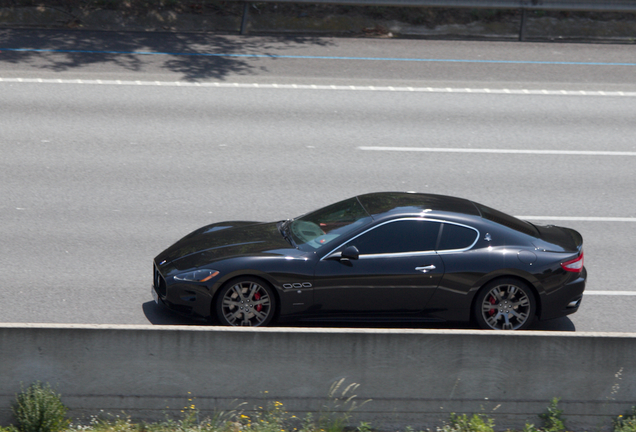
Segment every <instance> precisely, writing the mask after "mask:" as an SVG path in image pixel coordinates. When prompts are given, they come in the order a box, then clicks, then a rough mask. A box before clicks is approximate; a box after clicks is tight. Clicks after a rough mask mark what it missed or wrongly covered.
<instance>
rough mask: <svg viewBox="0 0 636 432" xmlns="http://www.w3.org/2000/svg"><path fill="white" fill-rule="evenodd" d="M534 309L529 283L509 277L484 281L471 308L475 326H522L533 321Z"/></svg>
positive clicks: (535, 308) (526, 325)
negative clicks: (475, 321)
mask: <svg viewBox="0 0 636 432" xmlns="http://www.w3.org/2000/svg"><path fill="white" fill-rule="evenodd" d="M536 311H537V302H536V299H535V297H534V293H533V292H532V290H531V289H530V287H529V286H528V285H527V284H526V283H524V282H522V281H520V280H518V279H513V278H501V279H496V280H494V281H491V282H489V283H487V284H486V285H484V287H483V288H482V289H481V290H480V291H479V293H478V294H477V298H476V299H475V305H474V310H473V312H474V314H475V319H476V320H477V324H478V325H479V327H481V328H483V329H490V330H525V329H527V328H528V327H530V325H531V324H532V322H533V321H534V318H535V314H536Z"/></svg>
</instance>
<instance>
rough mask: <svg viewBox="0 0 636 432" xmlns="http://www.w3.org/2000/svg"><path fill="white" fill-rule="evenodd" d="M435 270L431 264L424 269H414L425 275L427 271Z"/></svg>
mask: <svg viewBox="0 0 636 432" xmlns="http://www.w3.org/2000/svg"><path fill="white" fill-rule="evenodd" d="M435 268H436V267H435V266H434V265H433V264H431V265H427V266H424V267H415V270H417V271H421V272H422V273H426V272H427V271H429V270H435Z"/></svg>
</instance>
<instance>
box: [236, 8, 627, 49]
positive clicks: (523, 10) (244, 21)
mask: <svg viewBox="0 0 636 432" xmlns="http://www.w3.org/2000/svg"><path fill="white" fill-rule="evenodd" d="M258 2H259V3H310V4H325V5H327V4H330V5H350V6H388V7H443V8H470V9H519V10H520V11H521V22H520V25H519V40H520V41H522V40H524V38H525V27H526V20H527V11H529V10H530V11H531V10H550V11H579V12H636V0H596V1H594V0H258ZM249 5H250V2H245V8H244V9H243V19H242V21H241V34H246V33H247V24H248V20H249Z"/></svg>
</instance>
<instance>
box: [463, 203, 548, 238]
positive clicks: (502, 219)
mask: <svg viewBox="0 0 636 432" xmlns="http://www.w3.org/2000/svg"><path fill="white" fill-rule="evenodd" d="M475 205H476V206H477V208H478V209H479V211H480V212H481V217H483V218H484V219H488V220H489V221H493V222H495V223H498V224H499V225H503V226H505V227H508V228H512V229H513V230H515V231H519V232H520V233H523V234H527V235H529V236H533V237H537V236H538V234H539V233H538V232H537V229H536V228H535V227H534V226H532V224H529V223H528V222H524V221H522V220H520V219H517V218H516V217H513V216H510V215H507V214H505V213H502V212H500V211H499V210H495V209H493V208H490V207H486V206H485V205H482V204H478V203H475Z"/></svg>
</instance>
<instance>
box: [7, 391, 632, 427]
mask: <svg viewBox="0 0 636 432" xmlns="http://www.w3.org/2000/svg"><path fill="white" fill-rule="evenodd" d="M358 387H359V385H358V384H355V383H354V384H349V385H346V386H345V384H344V380H340V381H337V382H335V383H334V384H333V385H332V386H331V388H330V390H329V393H328V397H327V399H326V402H325V404H324V406H323V407H322V409H321V410H320V411H319V412H317V413H314V414H307V415H306V416H305V417H304V418H298V417H296V416H295V415H290V414H289V413H288V412H287V411H286V410H285V407H284V404H283V403H282V402H280V401H274V402H271V403H270V404H269V405H266V406H259V407H253V409H251V410H249V411H248V410H247V407H246V404H245V403H241V404H237V406H236V407H235V409H232V410H229V411H224V412H218V413H215V414H214V415H213V416H206V417H204V416H203V415H202V414H201V413H200V411H199V410H198V409H197V407H196V403H195V402H196V398H195V397H193V396H192V395H191V394H190V393H188V397H187V402H186V403H185V406H184V407H183V409H182V410H181V415H180V416H179V417H178V418H176V419H172V418H166V420H164V421H160V422H155V423H145V422H134V421H132V419H131V418H130V417H128V416H126V415H102V416H93V417H91V418H90V419H89V422H88V423H87V424H86V423H81V424H80V423H77V424H72V423H70V422H69V420H68V419H67V417H66V413H67V410H68V408H67V407H66V406H65V405H64V404H63V403H62V401H61V395H60V394H58V393H56V392H55V391H54V390H53V389H52V388H51V387H50V386H49V385H48V384H46V385H43V384H42V383H39V382H36V383H34V384H32V385H31V386H29V387H28V388H27V389H26V390H24V389H23V390H22V391H21V392H20V393H19V394H17V395H16V402H15V403H14V405H13V407H12V412H13V414H14V417H15V420H16V425H15V426H14V425H10V426H7V427H2V426H0V432H374V431H375V429H374V428H373V425H371V424H370V423H367V422H364V421H361V422H358V424H357V426H355V425H354V422H353V414H354V411H355V410H356V409H357V408H359V407H361V406H362V405H364V404H366V403H369V402H371V401H370V400H366V401H362V402H360V401H359V400H358V399H357V395H356V390H357V389H358ZM264 393H267V392H264ZM558 404H559V399H558V398H554V399H552V400H551V401H550V402H549V404H548V406H547V408H546V411H545V412H544V413H542V414H539V415H538V417H539V419H540V421H541V423H542V425H541V426H540V427H537V426H535V425H534V424H529V423H528V424H526V425H525V427H524V428H523V432H565V431H566V426H565V419H564V417H563V410H561V409H560V408H559V406H558ZM494 431H495V422H494V420H493V419H492V418H490V417H488V416H487V415H486V414H484V413H476V414H471V415H467V414H455V413H453V414H451V415H450V418H449V419H448V420H447V421H446V422H445V423H444V424H443V425H442V426H441V427H438V428H437V429H436V432H494ZM398 432H399V431H398ZM403 432H415V430H414V429H413V428H411V427H406V428H405V429H404V431H403ZM427 432H431V431H430V430H427ZM507 432H513V431H507ZM613 432H636V407H635V408H632V411H631V412H630V413H627V414H625V415H619V416H618V417H617V418H616V419H615V420H614V422H613Z"/></svg>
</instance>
